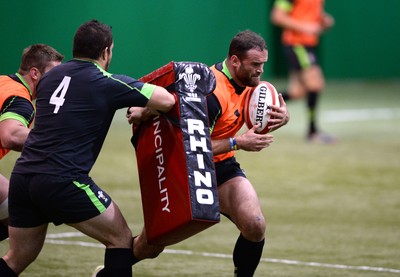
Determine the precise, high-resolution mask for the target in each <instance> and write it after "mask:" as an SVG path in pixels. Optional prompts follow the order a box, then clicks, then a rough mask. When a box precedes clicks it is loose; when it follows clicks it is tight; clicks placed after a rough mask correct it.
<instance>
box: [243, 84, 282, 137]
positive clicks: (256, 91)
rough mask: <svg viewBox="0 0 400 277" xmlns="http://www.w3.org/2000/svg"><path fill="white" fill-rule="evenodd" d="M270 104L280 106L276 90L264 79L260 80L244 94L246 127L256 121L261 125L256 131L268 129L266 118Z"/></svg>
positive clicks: (264, 131) (263, 131)
mask: <svg viewBox="0 0 400 277" xmlns="http://www.w3.org/2000/svg"><path fill="white" fill-rule="evenodd" d="M271 105H275V106H280V103H279V98H278V92H277V91H276V89H275V87H274V86H273V85H272V84H271V83H269V82H265V81H261V82H260V83H259V84H258V86H256V87H253V88H252V89H251V90H250V91H249V92H248V93H247V95H246V98H245V103H244V120H245V122H246V126H247V128H249V129H251V128H253V126H254V125H256V124H257V123H261V126H260V127H258V128H257V130H256V132H257V133H259V134H266V133H268V132H269V131H270V130H269V129H268V120H269V118H270V115H269V114H268V112H269V111H271V107H270V106H271Z"/></svg>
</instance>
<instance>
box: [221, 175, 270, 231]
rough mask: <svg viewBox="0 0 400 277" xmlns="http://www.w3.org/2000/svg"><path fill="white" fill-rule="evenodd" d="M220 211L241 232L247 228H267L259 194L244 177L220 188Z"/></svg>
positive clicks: (228, 182) (237, 178)
mask: <svg viewBox="0 0 400 277" xmlns="http://www.w3.org/2000/svg"><path fill="white" fill-rule="evenodd" d="M218 198H219V202H220V203H219V204H220V210H221V212H222V213H224V214H226V215H227V216H228V217H229V218H230V219H231V220H232V221H233V222H234V223H235V224H236V226H237V227H238V228H239V229H240V230H241V231H246V230H247V228H250V229H251V228H253V227H255V228H261V229H264V228H265V219H264V215H263V212H262V210H261V206H260V202H259V200H258V196H257V193H256V191H255V189H254V187H253V186H252V184H251V183H250V181H249V180H248V179H246V178H244V177H241V176H239V177H235V178H232V179H230V180H228V181H226V182H225V183H224V184H222V185H221V186H219V187H218Z"/></svg>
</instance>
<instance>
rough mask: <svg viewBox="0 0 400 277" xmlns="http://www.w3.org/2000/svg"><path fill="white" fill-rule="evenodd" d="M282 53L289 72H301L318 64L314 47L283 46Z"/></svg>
mask: <svg viewBox="0 0 400 277" xmlns="http://www.w3.org/2000/svg"><path fill="white" fill-rule="evenodd" d="M283 51H284V53H285V56H286V61H287V63H288V66H289V70H295V71H298V70H302V69H306V68H308V67H310V66H311V65H316V64H318V61H317V56H316V48H315V47H307V46H303V45H284V46H283Z"/></svg>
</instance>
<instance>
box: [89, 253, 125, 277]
mask: <svg viewBox="0 0 400 277" xmlns="http://www.w3.org/2000/svg"><path fill="white" fill-rule="evenodd" d="M132 256H133V253H132V249H131V248H107V249H106V254H105V258H104V269H103V270H101V271H100V272H99V273H97V277H106V276H107V277H114V276H118V277H125V276H126V277H128V276H129V277H132V263H131V261H132Z"/></svg>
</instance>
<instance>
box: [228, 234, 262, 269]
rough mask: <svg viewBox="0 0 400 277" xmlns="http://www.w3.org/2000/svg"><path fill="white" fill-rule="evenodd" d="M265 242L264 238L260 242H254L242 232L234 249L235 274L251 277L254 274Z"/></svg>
mask: <svg viewBox="0 0 400 277" xmlns="http://www.w3.org/2000/svg"><path fill="white" fill-rule="evenodd" d="M264 242H265V240H264V239H263V240H262V241H260V242H252V241H249V240H247V239H245V238H244V237H243V236H242V235H241V234H240V236H239V238H238V240H237V241H236V245H235V249H234V250H233V263H234V265H235V276H237V277H251V276H253V275H254V272H255V271H256V268H257V266H258V264H259V262H260V259H261V255H262V251H263V248H264Z"/></svg>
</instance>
